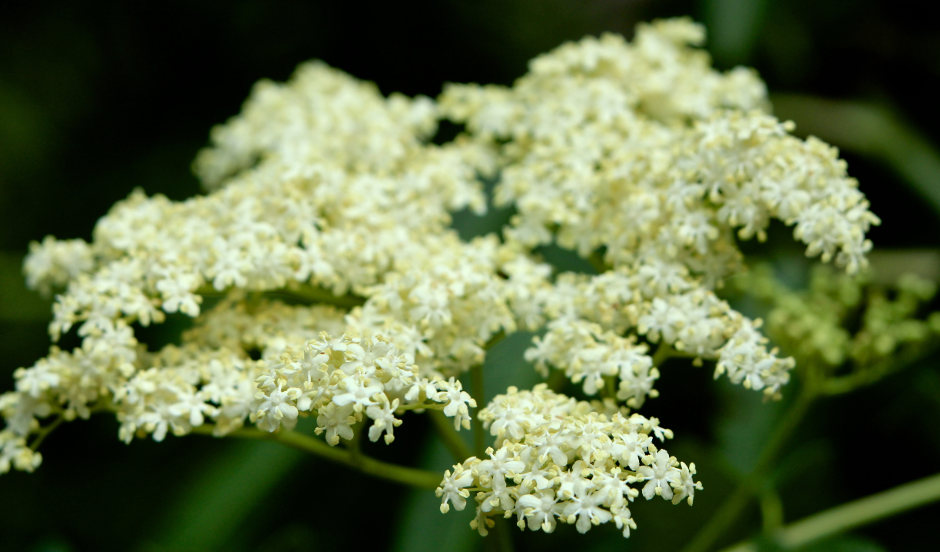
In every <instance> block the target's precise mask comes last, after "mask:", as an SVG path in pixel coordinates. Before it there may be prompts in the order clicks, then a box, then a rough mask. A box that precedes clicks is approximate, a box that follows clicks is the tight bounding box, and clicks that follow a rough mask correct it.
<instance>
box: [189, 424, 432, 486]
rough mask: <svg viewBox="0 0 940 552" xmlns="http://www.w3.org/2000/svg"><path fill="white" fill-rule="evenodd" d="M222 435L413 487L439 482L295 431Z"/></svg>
mask: <svg viewBox="0 0 940 552" xmlns="http://www.w3.org/2000/svg"><path fill="white" fill-rule="evenodd" d="M212 430H213V427H212V426H210V425H204V426H200V427H196V428H193V431H192V432H193V433H196V434H200V435H211V434H212ZM226 437H239V438H243V439H258V440H266V441H276V442H278V443H281V444H283V445H286V446H288V447H291V448H295V449H297V450H301V451H303V452H307V453H310V454H313V455H315V456H319V457H320V458H323V459H325V460H329V461H331V462H335V463H337V464H343V465H345V466H349V467H352V468H355V469H357V470H359V471H361V472H363V473H366V474H369V475H372V476H375V477H378V478H381V479H387V480H389V481H394V482H396V483H403V484H405V485H411V486H414V487H424V488H428V489H434V488H436V487H437V486H438V485H439V484H440V482H441V478H442V476H441V474H439V473H435V472H430V471H425V470H419V469H415V468H409V467H407V466H399V465H397V464H389V463H387V462H383V461H381V460H376V459H375V458H370V457H368V456H362V455H358V456H356V455H354V454H353V453H352V452H351V451H348V450H343V449H340V448H336V447H331V446H330V445H328V444H326V443H324V442H323V441H321V440H319V439H315V438H313V437H311V436H309V435H304V434H303V433H298V432H296V431H278V432H275V433H269V432H267V431H261V430H260V429H254V428H242V429H239V430H236V431H233V432H232V433H229V434H227V435H226Z"/></svg>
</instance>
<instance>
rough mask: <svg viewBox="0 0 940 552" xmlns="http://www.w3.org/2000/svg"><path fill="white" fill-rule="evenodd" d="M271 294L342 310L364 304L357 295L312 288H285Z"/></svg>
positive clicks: (362, 299) (363, 300)
mask: <svg viewBox="0 0 940 552" xmlns="http://www.w3.org/2000/svg"><path fill="white" fill-rule="evenodd" d="M272 293H274V294H281V295H288V296H292V297H296V298H298V299H301V300H303V301H304V302H308V303H316V304H321V305H333V306H334V307H340V308H344V309H351V308H353V307H358V306H360V305H362V304H363V303H365V302H366V300H365V299H364V298H362V297H359V296H358V295H352V294H346V295H334V294H333V293H331V292H330V291H329V290H326V289H323V288H321V287H314V286H298V287H292V288H285V289H280V290H277V291H274V292H272Z"/></svg>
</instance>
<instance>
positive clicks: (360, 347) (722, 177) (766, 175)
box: [0, 19, 904, 537]
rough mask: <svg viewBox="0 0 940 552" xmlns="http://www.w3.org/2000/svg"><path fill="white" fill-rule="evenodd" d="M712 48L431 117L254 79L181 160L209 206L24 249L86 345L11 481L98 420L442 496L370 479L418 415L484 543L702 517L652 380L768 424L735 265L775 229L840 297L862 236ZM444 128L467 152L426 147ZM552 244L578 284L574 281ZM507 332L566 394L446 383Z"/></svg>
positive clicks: (62, 324)
mask: <svg viewBox="0 0 940 552" xmlns="http://www.w3.org/2000/svg"><path fill="white" fill-rule="evenodd" d="M703 39H704V33H703V30H702V28H701V27H700V26H698V25H695V24H693V23H691V22H690V21H687V20H681V19H680V20H669V21H660V22H656V23H653V24H650V25H643V26H641V27H640V28H639V29H638V32H637V37H636V39H635V40H634V41H633V43H628V42H626V41H625V40H624V39H623V38H621V37H618V36H613V35H605V36H603V37H600V38H586V39H584V40H582V41H580V42H577V43H571V44H566V45H563V46H560V47H559V48H557V49H556V50H554V51H552V52H549V53H547V54H545V55H543V56H540V57H538V58H536V59H535V60H533V61H532V62H531V63H530V66H529V72H528V73H527V74H526V75H525V76H523V77H521V78H520V79H519V80H518V81H517V82H516V83H515V84H514V85H513V86H511V87H502V86H478V85H468V84H462V85H449V86H447V87H446V88H445V90H444V92H443V93H442V94H441V95H440V96H439V97H438V98H436V99H431V98H427V97H416V98H408V97H405V96H402V95H397V94H393V95H391V96H389V97H383V96H382V95H381V94H380V93H379V91H378V89H377V87H376V86H374V85H372V84H370V83H364V82H361V81H358V80H356V79H354V78H352V77H350V76H348V75H346V74H344V73H342V72H340V71H337V70H334V69H331V68H329V67H326V66H325V65H323V64H322V63H316V62H314V63H307V64H304V65H302V66H301V67H300V68H298V69H297V72H296V73H295V75H294V76H293V77H292V79H291V80H290V81H289V82H287V83H284V84H275V83H272V82H268V81H263V82H261V83H259V84H258V85H257V86H256V87H255V89H254V90H253V91H252V94H251V96H250V97H249V99H248V101H247V102H246V104H245V107H244V109H243V111H242V113H241V115H238V116H236V117H234V118H232V119H231V120H230V121H228V122H227V123H225V124H224V125H221V126H219V127H217V128H215V129H214V130H213V132H212V140H211V144H210V146H209V147H208V148H206V149H205V150H204V151H202V152H201V153H200V154H199V156H198V158H197V160H196V163H195V170H196V172H197V174H198V175H199V176H200V178H201V179H202V182H203V184H204V187H205V190H206V193H205V194H204V195H201V196H198V197H194V198H192V199H189V200H186V201H171V200H169V199H167V198H165V197H163V196H159V195H157V196H152V197H148V196H147V195H145V194H144V192H142V191H139V190H138V191H135V192H133V193H132V194H131V195H130V197H128V198H127V199H125V200H123V201H121V202H119V203H118V204H117V205H115V206H114V207H113V208H112V209H111V211H110V212H109V213H108V214H106V215H105V216H104V217H102V218H101V219H100V220H99V222H98V224H97V225H96V227H95V230H94V234H93V239H92V240H91V241H90V242H84V241H82V240H56V239H54V238H52V237H47V238H45V239H44V240H43V241H42V242H41V243H34V244H32V245H31V247H30V254H29V256H28V257H27V259H26V261H25V263H24V272H25V274H26V279H27V282H28V284H29V285H30V286H31V287H32V288H35V289H37V290H38V291H40V292H43V293H55V294H56V295H55V304H54V308H53V319H52V322H51V323H50V326H49V333H50V336H51V337H52V339H53V341H54V342H59V340H60V339H61V338H62V336H63V335H65V334H69V333H75V334H77V336H78V338H79V339H80V345H79V346H77V347H75V348H73V349H71V350H65V349H63V348H59V347H58V346H56V345H53V346H52V347H51V348H50V351H49V354H48V355H47V356H46V357H45V358H42V359H40V360H38V361H37V362H36V363H35V364H34V365H32V366H30V367H24V368H20V369H19V370H17V371H16V373H15V375H14V378H15V389H14V390H13V391H10V392H7V393H6V394H4V395H2V396H0V413H2V415H3V418H4V420H5V422H6V429H3V430H2V431H0V472H6V471H8V470H10V469H18V470H26V471H31V470H33V469H35V468H36V467H37V466H38V465H39V463H40V459H41V457H40V455H39V453H38V452H36V448H37V447H38V445H39V443H40V442H41V441H42V439H44V438H45V436H46V434H47V433H48V432H49V431H50V430H51V429H52V428H53V427H55V426H56V425H58V424H59V422H61V421H70V420H73V419H75V418H88V417H89V416H90V415H91V414H92V413H93V412H106V413H110V414H112V415H114V416H115V418H116V419H117V421H118V423H119V430H118V432H119V437H120V438H121V439H122V440H124V441H128V442H129V441H132V440H133V439H135V438H143V437H146V436H150V437H151V438H152V439H154V440H156V441H161V440H163V439H165V438H166V436H167V435H170V434H172V435H176V436H182V435H186V434H190V433H212V434H214V435H216V436H225V435H231V434H237V435H256V434H263V435H267V436H269V437H271V438H274V439H283V440H285V442H288V440H290V439H293V441H290V442H291V443H292V444H294V445H295V446H297V443H298V439H306V441H304V446H305V447H306V448H307V449H308V450H311V451H315V453H318V454H322V455H324V456H327V457H328V458H331V459H333V460H336V461H341V462H344V463H346V464H347V465H349V466H352V467H358V468H360V469H362V470H363V471H368V472H369V473H371V474H373V475H378V476H386V477H388V478H390V479H396V480H397V481H407V482H416V483H415V484H424V485H425V486H429V487H430V486H433V484H434V483H433V481H434V479H436V477H437V476H438V475H437V474H435V475H432V477H431V480H430V481H431V482H430V484H428V477H427V474H426V473H425V474H421V473H416V472H417V470H412V469H410V468H404V467H401V466H395V467H394V469H388V470H385V471H383V469H382V468H385V467H387V466H385V465H382V466H381V467H380V468H377V467H376V466H377V465H378V463H379V461H377V460H375V459H373V458H364V457H363V456H362V451H361V450H360V447H359V441H360V440H361V439H365V438H368V439H369V440H370V441H373V442H377V441H379V440H382V441H384V443H385V444H388V445H391V444H392V443H393V442H394V441H395V440H396V431H397V432H398V433H397V434H398V435H400V434H401V432H404V431H407V430H408V429H409V425H408V424H406V423H405V422H407V421H408V419H409V418H410V417H411V416H413V415H415V414H421V413H426V412H429V411H431V414H432V415H434V416H436V417H440V416H444V417H447V418H449V420H445V422H446V423H443V424H441V423H437V424H436V426H435V427H436V429H438V430H439V431H440V432H441V435H442V438H443V439H445V440H446V441H447V442H448V443H449V444H450V446H451V448H452V449H454V450H455V451H456V454H457V455H458V458H457V460H458V461H457V463H456V464H455V465H454V466H453V467H452V469H450V470H447V471H446V472H444V475H443V479H442V480H441V482H440V485H439V486H438V487H437V495H438V496H439V497H440V498H441V508H440V509H441V511H442V512H444V513H446V512H448V511H449V510H450V509H451V508H454V509H457V510H463V509H464V508H466V506H467V503H468V502H469V501H470V498H471V496H472V499H473V503H474V505H475V507H476V517H475V519H474V521H473V526H474V527H475V528H476V529H477V530H478V531H479V532H480V533H481V534H484V535H485V534H486V533H487V531H488V528H489V527H491V526H492V524H493V523H494V520H495V519H497V518H500V517H502V518H514V519H515V520H516V523H517V525H518V527H519V528H521V529H529V530H541V531H544V532H552V531H553V530H554V529H555V528H556V527H557V525H558V524H570V525H574V526H575V528H576V529H577V530H578V531H579V532H582V533H584V532H586V531H588V530H589V529H591V528H593V527H595V526H598V525H603V524H609V523H613V524H614V525H615V526H616V527H617V528H618V529H619V530H620V531H621V532H622V534H623V535H624V536H625V537H626V536H629V534H630V532H631V531H632V530H634V529H636V523H635V522H634V519H633V513H632V511H631V508H630V506H631V505H632V503H633V502H634V501H635V500H636V499H637V498H638V497H639V496H641V495H642V497H643V498H644V499H646V500H652V499H654V498H656V497H661V498H662V499H664V500H667V501H671V502H673V503H679V502H682V501H686V502H687V503H688V504H689V505H691V504H692V503H693V499H694V496H695V492H696V491H700V490H701V489H702V485H701V483H699V482H697V481H696V480H695V475H696V468H695V464H693V463H691V462H689V463H686V462H685V461H680V460H679V459H677V458H676V457H674V456H672V455H670V454H669V452H667V451H666V449H665V448H662V447H663V443H664V442H665V441H666V440H667V439H671V438H672V437H673V435H672V432H671V431H669V430H667V429H665V428H663V427H662V426H660V425H659V420H658V419H656V418H653V417H646V416H643V415H642V414H640V413H638V412H637V410H638V409H641V408H642V407H643V406H644V404H645V403H646V401H649V400H652V399H655V398H656V397H657V396H658V395H659V391H658V390H657V388H656V385H657V383H658V382H659V380H660V379H661V378H663V377H666V376H667V374H666V372H667V370H666V369H665V368H664V362H665V360H666V359H668V358H680V357H681V358H687V359H691V360H692V362H693V363H695V364H703V363H709V365H711V366H712V367H713V370H714V374H715V375H716V376H720V375H726V376H727V377H728V379H729V380H730V381H731V382H733V383H735V384H740V385H742V386H744V387H746V388H749V389H754V390H759V391H761V392H762V393H764V394H765V396H766V397H768V398H776V397H779V395H780V393H781V389H782V388H783V386H784V385H786V384H787V382H788V381H789V379H790V373H791V369H792V368H793V367H794V360H793V359H792V358H789V357H785V356H782V355H781V354H779V352H778V351H777V350H776V349H775V348H772V347H769V346H768V340H767V338H766V337H764V335H763V334H762V333H761V329H760V328H761V322H760V321H759V320H752V319H750V318H748V317H746V316H745V315H743V314H741V313H740V312H738V311H737V310H736V309H735V308H734V307H733V306H732V305H731V304H730V303H729V302H727V301H726V300H725V299H723V298H722V296H721V295H720V293H719V290H720V288H721V286H722V285H723V283H724V282H725V281H726V280H727V279H728V278H729V277H731V276H733V275H735V274H736V273H739V272H740V271H742V270H743V269H744V268H745V267H746V260H745V258H744V255H743V254H742V253H741V251H740V249H739V247H738V243H739V241H740V240H750V239H755V238H756V239H757V240H759V241H763V240H764V239H765V238H766V234H767V232H768V228H769V225H770V223H771V221H772V220H774V219H776V220H778V221H780V222H781V223H783V224H784V225H787V226H790V227H792V228H793V235H794V237H795V239H797V240H798V241H800V242H802V243H803V244H805V247H806V253H807V255H809V256H819V257H820V258H821V260H822V261H824V262H829V261H832V262H833V263H834V264H835V265H836V266H838V267H840V268H842V269H844V270H845V271H846V272H848V273H853V274H854V273H857V272H859V271H861V270H862V269H864V268H865V266H866V253H867V252H868V250H869V249H870V248H871V243H870V242H869V241H868V240H867V239H866V237H865V236H866V232H867V231H868V229H869V228H870V226H871V225H874V224H877V223H878V219H877V217H875V216H874V215H873V214H872V213H871V212H870V211H869V210H868V203H867V201H866V200H865V198H864V196H863V195H862V194H861V192H859V190H858V186H857V183H856V182H855V181H854V180H853V179H851V178H849V177H848V176H847V174H846V166H845V163H844V162H843V161H841V160H839V159H838V157H837V155H836V152H835V150H834V149H833V148H831V147H829V146H827V145H825V144H823V143H822V142H820V141H818V140H815V139H809V140H800V139H798V138H795V137H793V136H791V135H790V134H789V132H790V131H791V130H792V127H793V125H792V124H790V123H784V122H780V121H778V120H776V119H775V118H774V117H773V116H772V115H770V114H769V112H768V107H769V106H768V102H767V99H766V93H765V90H764V86H763V84H762V83H761V81H760V80H759V79H758V78H757V76H756V75H755V74H754V73H753V72H752V71H749V70H745V69H736V70H734V71H731V72H729V73H719V72H717V71H714V70H712V69H711V68H710V66H709V61H708V57H707V55H706V54H705V53H704V52H703V51H702V50H700V49H698V48H697V46H698V45H700V44H701V43H702V41H703ZM445 119H448V120H450V121H452V122H455V123H459V124H461V125H463V127H464V130H463V131H462V132H461V133H460V134H459V135H458V136H457V137H456V138H455V139H454V140H452V141H450V142H447V143H445V144H443V145H438V144H435V143H434V141H433V140H432V137H433V136H434V132H435V130H436V128H437V125H438V123H439V122H440V121H442V120H445ZM484 182H490V183H495V184H494V187H493V192H492V195H493V197H492V198H488V197H487V193H486V186H484ZM489 199H492V203H495V205H497V206H499V207H507V208H511V209H512V213H513V214H512V216H511V218H510V219H509V221H508V223H507V224H506V226H505V227H503V228H498V229H494V231H492V232H490V233H487V234H484V235H480V236H477V237H475V238H472V239H463V238H461V236H460V235H459V234H458V232H457V231H456V230H455V229H454V228H453V227H452V225H451V214H452V213H453V212H455V211H460V210H465V209H466V210H470V211H472V212H474V213H477V214H481V213H483V212H484V211H485V210H486V207H487V204H488V200H489ZM545 246H557V247H560V248H563V249H567V250H570V251H573V252H574V253H576V254H578V255H580V256H581V257H582V258H583V259H585V260H587V261H588V262H589V263H590V264H591V266H592V267H593V269H594V270H585V271H580V272H572V271H564V270H561V269H559V268H558V267H557V266H554V265H552V264H551V263H549V262H547V261H546V259H545V256H544V255H543V252H544V247H545ZM784 314H786V313H784ZM784 314H781V315H780V316H784ZM168 315H174V316H176V317H187V318H190V319H192V325H191V327H190V328H189V329H187V330H186V331H185V332H184V333H183V335H182V336H181V337H180V339H179V340H178V342H175V343H173V344H169V345H166V346H164V347H162V348H159V349H156V350H153V349H148V348H147V344H146V343H141V342H139V341H138V334H135V328H139V327H145V326H149V325H151V324H161V323H164V322H165V321H166V320H167V318H168ZM771 323H772V324H775V323H776V321H775V320H772V321H771ZM774 327H776V326H774ZM519 330H526V331H532V332H539V335H538V336H537V337H534V338H533V339H532V341H531V344H530V346H529V347H528V349H527V351H526V353H525V357H526V359H528V360H530V361H533V362H534V364H535V366H536V369H537V370H538V371H539V372H540V374H541V375H543V376H544V377H546V378H547V379H549V380H550V381H552V382H553V386H552V387H551V388H550V387H549V385H547V384H546V383H541V384H538V385H536V386H535V387H533V388H532V389H530V390H520V389H517V388H515V387H510V388H509V389H507V390H506V391H505V393H502V394H499V395H498V396H496V397H495V398H492V399H491V400H490V401H489V404H487V405H486V406H485V408H482V409H481V410H479V411H475V410H474V409H476V407H477V406H478V405H477V401H478V400H480V401H481V405H480V406H483V404H482V402H483V401H482V399H481V397H480V396H477V397H474V396H473V395H474V394H477V395H478V393H479V392H480V391H479V390H478V386H477V385H467V388H465V386H464V383H462V382H466V381H467V380H468V379H469V380H474V379H475V378H477V377H478V375H479V374H481V373H482V371H483V362H484V360H485V358H486V354H487V350H488V349H489V348H490V347H491V346H492V345H493V344H494V343H496V342H497V341H499V339H501V338H502V337H503V336H505V335H509V334H512V333H513V332H516V331H519ZM903 338H904V336H900V337H898V340H899V341H903ZM883 348H884V347H882V349H883ZM892 350H893V349H892ZM878 351H881V349H878V350H877V351H875V352H871V351H868V350H867V349H866V350H864V351H860V352H858V353H857V354H858V355H866V354H867V355H869V356H872V355H875V353H876V352H878ZM882 352H883V351H882ZM853 354H856V353H853ZM552 371H555V374H557V375H563V376H564V377H563V378H561V379H558V378H555V377H553V376H554V374H552V373H551V372H552ZM468 373H469V374H468ZM464 376H467V377H466V378H465V379H463V380H462V379H461V378H462V377H464ZM479 377H481V378H482V376H479ZM569 384H572V385H569ZM480 389H482V387H480ZM471 390H472V392H471ZM566 393H567V394H566ZM579 393H580V394H583V395H584V396H586V398H587V399H588V400H578V399H577V398H575V397H574V395H576V394H579ZM569 395H572V396H569ZM434 411H437V412H434ZM474 414H476V419H474ZM303 418H307V419H309V420H310V424H311V428H312V429H310V430H309V431H308V433H309V434H310V435H303V436H302V437H298V436H297V433H298V432H299V430H298V429H297V428H301V427H304V426H303V425H298V422H299V421H300V420H301V419H303ZM435 419H437V418H435ZM474 422H476V423H477V428H478V429H479V427H480V424H482V427H484V428H485V429H487V430H488V431H489V434H490V436H491V437H493V438H494V441H493V442H492V446H490V447H488V448H485V445H484V444H480V445H479V446H478V449H477V450H476V451H475V452H476V454H477V455H479V457H477V456H471V454H473V451H471V452H466V453H465V452H464V450H463V449H465V448H466V446H465V445H463V442H462V441H461V439H460V438H459V437H455V436H454V435H453V433H454V432H456V431H460V430H464V429H470V428H471V427H472V425H473V423H474ZM311 435H318V436H322V440H320V439H321V438H314V437H312V436H311ZM478 436H479V437H483V435H482V434H478ZM331 447H333V448H331ZM484 448H485V452H484Z"/></svg>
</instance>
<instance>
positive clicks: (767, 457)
mask: <svg viewBox="0 0 940 552" xmlns="http://www.w3.org/2000/svg"><path fill="white" fill-rule="evenodd" d="M814 389H815V387H812V386H805V387H803V388H802V389H801V391H800V394H799V395H797V397H796V399H795V400H794V402H793V404H792V405H790V407H789V409H788V410H787V412H786V413H785V414H784V416H783V418H782V419H781V420H780V421H779V422H778V424H777V426H776V427H775V428H774V431H773V433H772V434H771V436H770V440H768V441H767V444H766V445H764V448H763V450H762V451H761V454H760V457H759V458H758V460H757V463H756V464H755V465H754V469H753V470H752V471H751V473H750V474H749V475H748V476H747V477H746V478H744V480H743V481H741V483H740V484H739V485H738V487H737V488H736V489H735V490H734V491H733V492H732V493H731V496H729V497H728V498H727V499H726V500H725V501H724V503H723V504H722V505H721V507H720V508H718V510H717V511H716V512H715V514H714V515H713V516H712V518H711V519H710V520H709V521H708V522H706V523H705V524H704V525H703V526H702V529H701V530H700V531H699V532H698V534H697V535H696V536H695V538H693V539H692V541H691V542H690V543H689V544H688V545H687V546H686V547H685V548H684V549H683V552H704V551H705V550H710V549H712V547H713V545H714V543H715V541H716V540H717V539H718V538H720V537H721V535H723V534H725V533H726V532H727V531H728V529H729V528H730V527H731V525H732V524H733V523H734V522H735V520H737V519H739V517H740V515H741V511H742V510H744V508H745V507H747V505H748V503H749V502H750V500H751V499H752V497H753V496H754V494H755V492H757V491H759V485H760V483H761V481H763V480H764V478H765V477H766V475H767V471H768V470H769V469H770V468H771V466H773V463H774V461H775V460H776V458H777V455H778V454H779V453H780V450H781V449H782V448H783V445H784V444H786V442H787V440H788V439H789V438H790V436H791V435H792V434H793V432H794V431H795V430H796V428H797V427H798V426H799V425H800V422H801V421H802V420H803V417H804V416H805V415H806V412H807V411H808V410H809V406H810V404H812V402H813V399H814V398H815V397H816V392H815V391H814Z"/></svg>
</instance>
